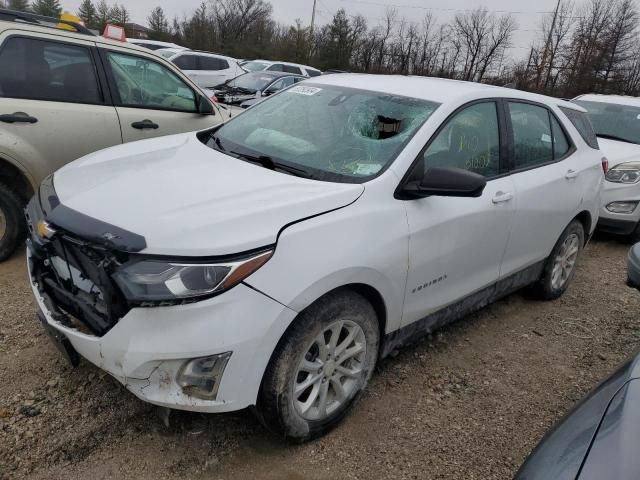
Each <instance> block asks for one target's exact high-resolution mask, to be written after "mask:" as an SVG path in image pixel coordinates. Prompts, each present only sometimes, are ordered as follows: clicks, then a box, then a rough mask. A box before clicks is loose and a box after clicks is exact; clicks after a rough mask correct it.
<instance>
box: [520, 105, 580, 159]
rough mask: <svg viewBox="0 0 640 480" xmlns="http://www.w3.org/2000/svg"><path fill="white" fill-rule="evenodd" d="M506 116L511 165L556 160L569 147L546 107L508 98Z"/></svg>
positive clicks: (562, 132)
mask: <svg viewBox="0 0 640 480" xmlns="http://www.w3.org/2000/svg"><path fill="white" fill-rule="evenodd" d="M509 117H510V119H511V127H512V129H513V158H512V168H513V169H515V170H519V169H523V168H531V167H536V166H538V165H544V164H546V163H549V162H552V161H554V160H559V159H561V158H562V157H564V156H565V155H566V154H567V153H568V152H569V150H570V149H571V143H570V142H569V140H568V138H567V136H566V135H565V133H564V131H563V129H562V127H561V126H560V123H559V122H558V120H557V119H556V118H555V116H554V115H553V114H552V113H551V112H550V111H549V110H548V109H547V108H546V107H544V106H542V105H533V104H530V103H521V102H509Z"/></svg>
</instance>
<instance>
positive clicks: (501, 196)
mask: <svg viewBox="0 0 640 480" xmlns="http://www.w3.org/2000/svg"><path fill="white" fill-rule="evenodd" d="M511 199H513V193H511V192H498V193H496V195H495V196H494V197H493V199H492V202H493V203H495V204H498V203H504V202H508V201H510V200H511Z"/></svg>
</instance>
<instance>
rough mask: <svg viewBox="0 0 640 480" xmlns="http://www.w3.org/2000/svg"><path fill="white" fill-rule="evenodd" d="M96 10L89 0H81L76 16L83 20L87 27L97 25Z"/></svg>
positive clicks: (95, 26)
mask: <svg viewBox="0 0 640 480" xmlns="http://www.w3.org/2000/svg"><path fill="white" fill-rule="evenodd" d="M97 15H98V12H97V11H96V7H95V6H94V5H93V2H92V1H91V0H82V3H81V4H80V8H78V16H79V17H80V18H81V19H82V20H83V21H84V24H85V25H86V27H87V28H97V27H98V23H97V22H98V18H97Z"/></svg>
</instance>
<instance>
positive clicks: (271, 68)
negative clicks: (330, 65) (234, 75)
mask: <svg viewBox="0 0 640 480" xmlns="http://www.w3.org/2000/svg"><path fill="white" fill-rule="evenodd" d="M241 66H242V68H244V69H245V70H246V71H247V72H263V71H264V72H284V73H293V74H295V75H302V76H304V77H319V76H320V75H322V72H321V71H320V70H318V69H316V68H313V67H308V66H306V65H300V64H299V63H290V62H272V61H270V60H251V61H247V62H244V63H242V64H241Z"/></svg>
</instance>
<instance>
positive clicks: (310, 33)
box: [309, 0, 318, 60]
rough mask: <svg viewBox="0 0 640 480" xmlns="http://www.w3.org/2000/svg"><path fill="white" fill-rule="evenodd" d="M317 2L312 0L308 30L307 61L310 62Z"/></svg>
mask: <svg viewBox="0 0 640 480" xmlns="http://www.w3.org/2000/svg"><path fill="white" fill-rule="evenodd" d="M317 1H318V0H313V11H312V12H311V28H310V29H309V37H310V38H309V60H311V55H312V53H313V38H314V37H313V28H314V26H315V23H316V3H317Z"/></svg>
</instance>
